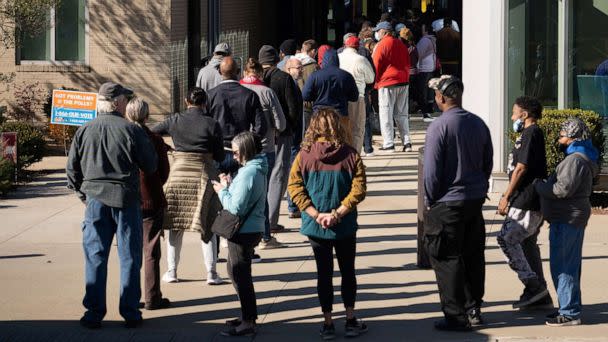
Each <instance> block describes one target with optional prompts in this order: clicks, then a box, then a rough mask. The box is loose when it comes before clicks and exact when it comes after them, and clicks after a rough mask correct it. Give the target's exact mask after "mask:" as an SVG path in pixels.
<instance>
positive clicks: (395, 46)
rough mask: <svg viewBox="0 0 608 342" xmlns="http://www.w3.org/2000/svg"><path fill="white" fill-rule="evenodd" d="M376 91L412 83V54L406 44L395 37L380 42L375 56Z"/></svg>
mask: <svg viewBox="0 0 608 342" xmlns="http://www.w3.org/2000/svg"><path fill="white" fill-rule="evenodd" d="M372 57H373V59H374V66H375V67H376V84H375V85H374V87H375V88H376V89H379V88H384V87H389V86H392V85H396V84H404V83H409V81H410V54H409V52H408V50H407V47H406V46H405V44H403V43H402V42H401V41H400V40H399V39H397V38H395V37H393V36H385V37H384V38H382V39H381V40H380V42H379V43H378V45H376V48H375V50H374V54H373V56H372Z"/></svg>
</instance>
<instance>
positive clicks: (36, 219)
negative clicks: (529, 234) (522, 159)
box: [0, 118, 608, 342]
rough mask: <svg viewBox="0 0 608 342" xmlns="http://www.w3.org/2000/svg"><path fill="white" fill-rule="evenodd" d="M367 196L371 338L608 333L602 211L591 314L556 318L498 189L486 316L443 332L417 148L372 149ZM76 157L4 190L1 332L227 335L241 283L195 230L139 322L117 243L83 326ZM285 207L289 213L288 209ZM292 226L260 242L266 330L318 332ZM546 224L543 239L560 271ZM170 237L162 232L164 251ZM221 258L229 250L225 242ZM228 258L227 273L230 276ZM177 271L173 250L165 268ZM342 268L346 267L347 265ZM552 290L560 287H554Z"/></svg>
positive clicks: (589, 257)
mask: <svg viewBox="0 0 608 342" xmlns="http://www.w3.org/2000/svg"><path fill="white" fill-rule="evenodd" d="M412 121H413V128H414V135H413V140H414V149H415V150H417V148H418V147H420V146H421V145H422V141H423V139H424V128H425V124H423V123H422V122H421V121H420V120H419V119H418V118H415V119H413V120H412ZM365 163H366V165H367V171H368V197H367V199H366V200H365V202H364V203H363V204H362V205H361V206H360V208H359V223H360V225H361V229H360V230H359V233H358V245H357V248H358V251H357V280H358V283H359V287H358V288H359V290H358V296H357V315H358V316H359V317H360V318H363V319H364V320H365V321H366V322H367V324H368V325H369V327H370V331H369V332H368V333H367V334H366V335H364V336H361V337H360V338H359V339H358V340H362V341H378V340H384V341H401V340H414V341H431V340H432V341H490V340H491V341H524V340H534V341H545V340H547V341H549V340H551V341H556V340H563V341H581V340H585V341H586V340H597V341H605V340H608V305H607V304H606V298H607V297H608V295H607V294H606V283H607V278H606V275H605V274H606V273H605V272H606V269H607V268H608V267H607V266H608V260H607V258H608V254H607V252H608V248H607V244H608V232H607V231H606V227H608V216H593V217H592V219H591V222H590V224H589V227H588V228H587V231H586V235H587V236H586V238H585V247H584V249H583V254H584V261H583V264H584V265H583V276H582V291H583V299H584V313H583V317H582V319H583V323H584V325H582V326H578V327H569V328H550V327H547V326H545V325H544V315H545V314H546V312H532V313H519V312H516V311H514V310H512V309H511V303H512V301H514V300H515V299H517V298H518V297H519V295H520V293H521V290H522V285H521V284H520V283H519V281H518V280H517V277H516V275H515V273H513V272H512V271H511V270H510V269H509V268H508V266H507V264H506V263H505V261H504V257H503V255H502V253H501V252H500V249H499V248H498V246H497V244H496V240H495V237H496V232H497V231H498V230H499V229H500V224H501V217H499V216H496V215H495V210H496V203H497V202H498V196H497V195H496V194H492V196H491V197H492V200H491V201H489V202H487V203H486V207H485V209H486V210H485V216H486V220H487V221H486V228H487V231H488V239H487V251H486V258H487V280H486V296H485V300H486V303H485V305H484V307H483V309H482V310H483V313H484V318H485V320H486V321H487V324H486V325H485V326H483V327H482V328H480V329H477V330H475V331H474V332H472V333H441V332H437V331H435V330H434V329H433V327H432V326H433V325H432V323H433V321H434V320H436V319H438V318H440V317H441V313H440V307H439V296H438V293H437V286H436V284H435V277H434V274H433V272H432V271H429V270H419V269H417V268H416V266H415V262H416V203H417V202H416V193H417V190H416V187H417V171H416V163H417V153H395V154H390V155H377V156H375V157H371V158H366V159H365ZM64 165H65V158H60V157H55V158H49V159H46V160H45V161H43V162H42V163H41V164H40V165H38V167H39V168H44V169H54V171H52V172H50V173H48V174H47V175H45V176H44V177H42V178H40V179H39V180H38V181H36V182H33V183H31V184H28V185H26V186H23V187H21V188H20V189H19V190H18V191H16V192H14V193H11V194H10V195H9V197H8V198H6V199H2V200H0V227H1V228H0V291H1V293H2V295H1V296H0V308H1V310H0V341H87V342H92V341H108V340H111V341H114V342H118V341H190V340H198V341H222V340H224V338H223V337H221V336H220V335H219V332H220V331H221V330H222V329H224V328H225V327H224V325H223V322H224V321H225V320H226V319H231V318H234V317H237V316H238V315H239V309H238V308H239V306H238V302H237V298H236V295H235V292H234V289H233V288H232V286H231V285H221V286H208V285H207V284H206V282H205V281H204V277H205V270H204V266H203V261H202V253H201V250H200V243H199V242H198V241H199V238H198V237H197V236H196V234H187V235H186V237H185V239H184V247H183V250H182V258H181V264H180V268H179V274H178V276H179V278H180V279H182V281H181V282H179V283H176V284H165V283H163V284H162V290H163V293H164V295H165V296H166V297H168V298H169V299H171V301H172V302H173V305H172V307H171V308H169V309H166V310H159V311H145V310H144V311H143V314H144V318H145V322H144V326H143V327H142V328H140V329H135V330H127V329H125V328H124V327H123V326H122V319H121V317H120V316H119V314H118V295H119V294H118V284H119V278H118V277H119V272H118V262H117V255H116V249H113V251H112V253H111V257H110V259H111V260H110V264H109V272H108V290H107V301H108V314H107V316H106V319H105V320H104V322H103V328H102V329H101V330H98V331H89V330H86V329H83V328H81V327H80V326H79V324H78V319H79V318H80V316H81V315H82V313H83V307H82V304H81V301H82V296H83V293H84V280H83V273H84V259H83V253H82V246H81V220H82V217H83V210H84V206H83V205H82V204H81V203H80V202H79V201H78V199H77V198H76V197H75V196H74V195H72V194H71V193H70V192H69V191H68V190H67V189H66V188H65V185H66V183H65V174H64V172H63V170H62V169H63V166H64ZM282 213H286V210H283V211H282ZM280 221H281V223H282V224H284V225H285V226H286V227H287V228H289V231H288V232H286V233H282V234H280V235H279V236H278V238H279V240H281V241H283V242H287V243H288V244H289V248H285V249H278V250H270V251H261V253H260V254H261V255H262V257H263V258H264V260H263V262H262V263H260V264H255V265H254V266H253V272H254V276H255V278H254V283H255V288H256V293H257V299H258V312H259V320H258V323H259V333H258V335H257V336H256V337H255V340H257V341H282V340H287V339H289V340H290V341H294V342H295V341H311V340H316V339H318V338H319V337H318V329H319V327H320V322H321V321H322V316H321V312H320V308H319V304H318V300H317V297H316V272H315V263H314V260H313V259H312V250H311V248H310V246H309V244H308V243H307V242H306V239H305V238H304V237H303V236H302V235H300V234H299V233H298V231H297V227H298V224H299V220H290V219H288V218H287V216H286V215H282V216H281V218H280ZM547 236H548V234H547V229H543V231H542V233H541V235H540V237H539V242H540V244H541V252H542V255H543V258H544V266H545V272H546V273H545V275H546V276H547V277H548V278H549V269H548V268H549V264H548V241H547ZM164 252H165V245H164V241H163V253H164ZM220 253H221V254H220V257H225V256H226V250H224V249H222V250H221V252H220ZM224 265H225V263H221V264H220V265H219V267H218V268H219V271H220V275H221V276H222V277H224V278H227V274H226V268H225V266H224ZM165 270H166V261H165V259H164V258H163V261H162V263H161V272H164V271H165ZM336 270H337V267H336ZM335 275H336V278H335V281H334V284H335V285H336V287H335V291H336V297H335V300H336V305H335V307H334V311H335V313H336V315H337V316H338V317H340V318H339V319H338V320H337V321H336V328H337V333H338V339H341V338H342V337H343V333H344V330H343V324H344V319H343V307H342V304H341V302H340V300H341V299H340V295H339V293H340V291H339V286H338V285H339V279H340V278H339V273H338V272H336V274H335ZM550 288H551V293H552V295H553V297H554V298H555V291H554V289H553V286H552V285H551V286H550Z"/></svg>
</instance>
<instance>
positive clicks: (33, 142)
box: [0, 121, 46, 171]
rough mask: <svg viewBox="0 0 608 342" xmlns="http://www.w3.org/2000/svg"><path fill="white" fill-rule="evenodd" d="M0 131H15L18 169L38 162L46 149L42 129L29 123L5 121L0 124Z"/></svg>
mask: <svg viewBox="0 0 608 342" xmlns="http://www.w3.org/2000/svg"><path fill="white" fill-rule="evenodd" d="M0 132H17V155H18V167H19V171H21V170H23V169H24V168H26V167H28V166H30V165H31V164H33V163H36V162H39V161H41V160H42V157H44V153H45V151H46V141H45V140H44V133H43V132H42V130H41V129H40V128H38V127H36V126H34V125H33V124H31V123H27V122H22V121H7V122H5V123H3V124H2V125H0Z"/></svg>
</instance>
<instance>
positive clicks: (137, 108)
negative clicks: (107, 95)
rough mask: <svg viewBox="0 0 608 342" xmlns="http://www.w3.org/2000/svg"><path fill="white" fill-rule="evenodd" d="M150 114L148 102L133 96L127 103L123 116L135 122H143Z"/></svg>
mask: <svg viewBox="0 0 608 342" xmlns="http://www.w3.org/2000/svg"><path fill="white" fill-rule="evenodd" d="M149 115H150V107H149V106H148V103H147V102H146V101H144V100H142V99H140V98H139V97H134V98H132V99H131V101H129V103H128V104H127V110H126V113H125V117H126V118H127V120H129V121H132V122H135V123H137V124H143V123H144V121H145V120H146V119H147V118H148V116H149Z"/></svg>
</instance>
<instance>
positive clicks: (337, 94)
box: [302, 49, 359, 132]
mask: <svg viewBox="0 0 608 342" xmlns="http://www.w3.org/2000/svg"><path fill="white" fill-rule="evenodd" d="M302 98H303V99H304V101H312V103H313V104H312V110H313V112H316V111H317V110H319V109H322V108H327V107H331V108H335V109H336V110H337V111H338V112H339V113H340V115H341V120H340V122H341V123H342V124H343V125H345V126H346V127H345V129H346V130H347V131H348V132H350V124H349V122H348V102H349V101H350V102H356V101H357V100H359V90H358V89H357V84H356V83H355V79H354V78H353V76H352V75H351V74H349V73H348V72H347V71H344V70H342V69H340V60H339V59H338V54H337V53H336V50H334V49H329V50H327V51H326V52H325V54H324V55H323V60H322V62H321V69H320V70H317V71H315V72H314V73H312V75H310V77H309V78H308V80H306V83H305V84H304V89H302Z"/></svg>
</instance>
